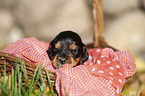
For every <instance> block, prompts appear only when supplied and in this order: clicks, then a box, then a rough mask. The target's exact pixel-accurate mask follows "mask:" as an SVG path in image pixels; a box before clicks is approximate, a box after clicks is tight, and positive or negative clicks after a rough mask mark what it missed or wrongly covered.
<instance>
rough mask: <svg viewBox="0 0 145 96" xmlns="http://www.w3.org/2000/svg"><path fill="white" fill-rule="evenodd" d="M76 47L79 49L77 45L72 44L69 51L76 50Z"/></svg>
mask: <svg viewBox="0 0 145 96" xmlns="http://www.w3.org/2000/svg"><path fill="white" fill-rule="evenodd" d="M76 47H77V46H76V45H75V44H70V45H69V49H70V50H75V49H76Z"/></svg>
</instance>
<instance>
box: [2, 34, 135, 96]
mask: <svg viewBox="0 0 145 96" xmlns="http://www.w3.org/2000/svg"><path fill="white" fill-rule="evenodd" d="M47 49H48V43H46V42H39V41H38V40H37V39H36V38H35V37H31V38H26V39H21V40H19V41H16V42H14V43H11V44H10V45H9V46H8V47H7V48H6V49H5V50H3V52H6V53H9V54H14V55H15V56H20V57H21V58H24V59H26V60H28V61H30V62H33V63H36V64H42V66H43V67H45V68H46V69H48V70H53V71H56V72H57V79H56V90H57V91H58V93H59V95H60V96H65V95H66V94H68V95H69V96H120V93H121V90H122V88H123V85H124V82H125V78H126V77H129V76H132V75H133V74H134V73H135V72H136V65H135V61H134V59H133V57H132V56H131V55H130V53H129V52H128V51H117V52H114V51H113V50H112V49H110V48H104V49H98V48H94V49H91V50H89V51H88V53H89V59H88V61H86V62H85V63H84V65H79V66H77V67H74V68H73V67H71V66H70V65H69V64H65V65H64V66H63V67H62V68H60V69H58V70H54V69H53V67H52V65H51V62H50V60H49V58H48V55H47V53H46V50H47ZM60 86H61V87H60Z"/></svg>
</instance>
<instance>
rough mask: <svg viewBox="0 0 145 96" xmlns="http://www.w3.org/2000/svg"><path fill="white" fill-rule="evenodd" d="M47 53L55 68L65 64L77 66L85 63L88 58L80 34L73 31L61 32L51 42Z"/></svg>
mask: <svg viewBox="0 0 145 96" xmlns="http://www.w3.org/2000/svg"><path fill="white" fill-rule="evenodd" d="M47 53H48V56H49V58H50V60H51V61H52V65H53V67H54V68H55V69H58V68H59V67H62V66H63V65H64V64H70V65H71V66H73V67H75V66H77V65H79V64H83V63H84V62H85V61H86V60H87V59H88V52H87V49H86V46H85V45H84V44H83V42H82V40H81V38H80V36H79V35H78V34H77V33H75V32H72V31H64V32H61V33H59V34H58V35H57V36H56V37H55V38H54V39H53V40H52V41H51V42H50V45H49V48H48V50H47Z"/></svg>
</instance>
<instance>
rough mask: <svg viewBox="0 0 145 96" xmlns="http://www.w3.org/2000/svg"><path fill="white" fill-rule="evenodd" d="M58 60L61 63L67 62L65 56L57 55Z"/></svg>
mask: <svg viewBox="0 0 145 96" xmlns="http://www.w3.org/2000/svg"><path fill="white" fill-rule="evenodd" d="M58 61H59V62H60V63H61V64H65V63H66V62H67V58H64V57H58Z"/></svg>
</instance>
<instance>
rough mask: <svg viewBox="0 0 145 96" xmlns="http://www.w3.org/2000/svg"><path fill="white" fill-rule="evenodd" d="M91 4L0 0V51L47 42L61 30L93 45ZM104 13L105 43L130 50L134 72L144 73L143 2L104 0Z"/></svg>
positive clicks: (66, 0)
mask: <svg viewBox="0 0 145 96" xmlns="http://www.w3.org/2000/svg"><path fill="white" fill-rule="evenodd" d="M91 4H92V0H0V50H3V49H4V48H5V47H6V46H7V45H8V44H9V43H11V42H14V41H16V40H19V39H21V38H27V37H32V36H34V37H36V38H37V39H39V40H43V41H48V42H49V41H51V40H52V39H53V38H54V37H55V36H56V35H57V34H58V33H59V32H61V31H63V30H73V31H75V32H77V33H78V34H79V35H80V36H81V37H82V39H83V41H84V43H85V44H88V43H92V42H93V17H92V5H91ZM103 10H104V37H105V39H106V41H107V43H108V44H109V45H111V46H113V47H114V48H117V49H119V50H129V51H130V52H131V54H132V55H133V56H134V57H135V59H136V63H137V71H138V72H143V71H145V0H103ZM142 77H145V75H144V76H142ZM143 80H145V78H143Z"/></svg>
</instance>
